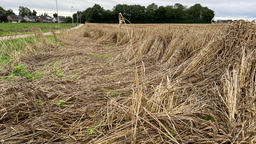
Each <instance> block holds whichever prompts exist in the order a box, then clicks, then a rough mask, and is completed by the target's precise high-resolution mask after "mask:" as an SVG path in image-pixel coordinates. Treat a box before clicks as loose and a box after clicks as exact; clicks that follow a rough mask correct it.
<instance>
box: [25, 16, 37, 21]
mask: <svg viewBox="0 0 256 144" xmlns="http://www.w3.org/2000/svg"><path fill="white" fill-rule="evenodd" d="M24 19H25V20H26V21H28V22H36V21H37V20H38V19H39V20H40V18H39V17H38V16H25V17H24Z"/></svg>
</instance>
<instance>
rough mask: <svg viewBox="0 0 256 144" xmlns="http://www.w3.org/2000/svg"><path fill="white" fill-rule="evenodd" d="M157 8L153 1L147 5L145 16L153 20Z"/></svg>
mask: <svg viewBox="0 0 256 144" xmlns="http://www.w3.org/2000/svg"><path fill="white" fill-rule="evenodd" d="M157 8H158V6H157V5H156V4H155V3H152V4H150V5H148V6H147V8H146V16H147V19H148V20H151V21H153V20H154V18H155V13H156V10H157Z"/></svg>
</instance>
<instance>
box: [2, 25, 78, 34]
mask: <svg viewBox="0 0 256 144" xmlns="http://www.w3.org/2000/svg"><path fill="white" fill-rule="evenodd" d="M35 27H36V28H39V29H40V30H41V31H42V32H49V31H51V29H53V30H59V27H58V24H57V23H0V36H6V35H19V34H29V33H33V29H34V28H35ZM72 27H75V26H74V25H72V24H70V23H61V24H60V29H69V28H72Z"/></svg>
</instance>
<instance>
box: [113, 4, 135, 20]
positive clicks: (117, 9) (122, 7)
mask: <svg viewBox="0 0 256 144" xmlns="http://www.w3.org/2000/svg"><path fill="white" fill-rule="evenodd" d="M129 11H130V10H129V6H128V5H127V4H118V5H116V6H114V8H113V12H114V14H115V15H116V18H118V14H119V13H121V14H122V15H123V17H125V18H126V19H130V16H131V14H130V12H129Z"/></svg>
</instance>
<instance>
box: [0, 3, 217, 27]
mask: <svg viewBox="0 0 256 144" xmlns="http://www.w3.org/2000/svg"><path fill="white" fill-rule="evenodd" d="M18 10H19V15H20V16H22V17H24V16H25V15H31V16H36V15H37V12H36V10H33V11H31V10H30V9H29V8H27V7H24V6H19V9H18ZM119 13H122V15H123V16H124V17H125V18H126V19H128V20H129V21H131V22H132V23H210V22H211V21H212V19H213V18H214V16H215V14H214V11H213V10H211V9H209V8H208V7H203V6H202V5H201V4H195V5H193V6H191V7H189V8H187V6H184V5H182V4H180V3H176V4H174V5H167V6H158V5H157V4H155V3H152V4H150V5H148V6H147V7H145V6H141V5H127V4H118V5H116V6H114V7H113V9H112V10H105V9H104V8H103V7H101V6H100V5H99V4H95V5H94V6H93V7H89V8H87V9H86V10H84V11H77V13H75V14H73V21H74V22H82V23H84V22H91V23H118V14H119ZM1 14H5V15H15V13H14V12H13V10H12V9H8V10H4V9H3V8H2V7H1V6H0V15H1ZM41 16H48V14H47V13H44V14H42V15H41ZM53 17H57V13H55V14H53ZM67 22H72V18H71V17H67Z"/></svg>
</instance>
